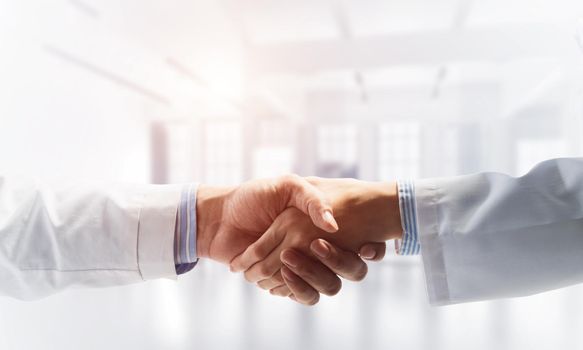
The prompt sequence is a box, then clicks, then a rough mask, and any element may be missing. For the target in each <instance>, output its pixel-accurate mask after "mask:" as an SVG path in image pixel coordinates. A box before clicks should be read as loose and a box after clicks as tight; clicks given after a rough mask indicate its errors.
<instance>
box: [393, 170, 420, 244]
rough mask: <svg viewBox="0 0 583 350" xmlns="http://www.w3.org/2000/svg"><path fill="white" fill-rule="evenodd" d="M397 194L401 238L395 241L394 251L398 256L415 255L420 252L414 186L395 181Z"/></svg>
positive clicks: (409, 182)
mask: <svg viewBox="0 0 583 350" xmlns="http://www.w3.org/2000/svg"><path fill="white" fill-rule="evenodd" d="M397 188H398V192H399V210H400V212H401V226H402V228H403V238H402V239H398V240H395V249H396V251H397V254H399V255H416V254H419V253H420V251H421V246H420V244H419V234H418V231H417V228H418V225H417V207H416V203H415V184H414V183H413V181H408V180H400V181H397Z"/></svg>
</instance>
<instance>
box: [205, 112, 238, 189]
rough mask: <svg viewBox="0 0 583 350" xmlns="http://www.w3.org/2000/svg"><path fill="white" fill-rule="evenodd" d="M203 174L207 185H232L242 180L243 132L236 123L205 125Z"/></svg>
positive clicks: (224, 122)
mask: <svg viewBox="0 0 583 350" xmlns="http://www.w3.org/2000/svg"><path fill="white" fill-rule="evenodd" d="M204 131H205V133H204V138H205V149H204V159H205V162H204V165H205V168H204V173H205V181H206V182H207V183H209V184H221V185H232V184H237V183H240V182H241V180H242V179H243V152H242V148H243V132H242V126H241V123H239V122H236V121H221V122H208V123H207V124H206V125H205V130H204Z"/></svg>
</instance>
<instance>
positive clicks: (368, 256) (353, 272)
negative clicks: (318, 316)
mask: <svg viewBox="0 0 583 350" xmlns="http://www.w3.org/2000/svg"><path fill="white" fill-rule="evenodd" d="M322 247H323V249H322ZM310 250H311V252H312V254H313V255H314V256H315V257H316V258H317V259H318V260H314V259H313V258H310V257H309V256H307V255H305V254H303V253H301V252H299V251H297V250H295V249H286V250H284V251H283V252H282V257H284V259H285V260H284V261H285V265H286V266H282V269H281V273H277V274H275V275H274V276H273V277H271V278H269V279H267V280H263V281H260V282H259V283H258V285H259V287H261V288H263V289H267V290H269V291H270V293H271V294H273V295H278V296H283V297H286V296H289V297H290V298H291V299H293V300H295V301H297V302H299V303H301V304H305V305H314V304H316V303H317V302H318V301H319V299H320V293H322V294H325V295H335V294H336V293H337V292H338V291H340V289H341V288H342V281H341V280H340V278H339V277H338V276H340V277H342V278H344V279H347V280H349V281H360V280H363V279H364V278H365V277H366V274H367V272H368V267H367V265H366V263H365V262H364V260H369V261H379V260H382V259H383V257H384V256H385V252H386V244H385V243H370V244H365V245H364V246H362V247H361V248H360V254H356V253H354V252H351V251H347V250H342V249H340V248H338V247H337V246H334V245H333V244H331V243H330V242H327V241H325V240H323V239H317V240H314V241H313V242H312V243H311V244H310ZM290 254H293V255H291V256H290Z"/></svg>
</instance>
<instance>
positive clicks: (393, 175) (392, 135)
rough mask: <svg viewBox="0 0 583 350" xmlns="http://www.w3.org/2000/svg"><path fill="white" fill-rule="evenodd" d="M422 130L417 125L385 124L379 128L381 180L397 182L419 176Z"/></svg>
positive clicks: (402, 123) (379, 170)
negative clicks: (397, 180)
mask: <svg viewBox="0 0 583 350" xmlns="http://www.w3.org/2000/svg"><path fill="white" fill-rule="evenodd" d="M419 142H420V128H419V125H418V124H417V123H404V122H399V123H396V122H395V123H383V124H381V125H380V128H379V153H378V156H379V162H378V164H379V169H378V172H379V178H380V179H382V180H396V179H402V178H408V179H413V178H416V177H418V176H419V162H420V155H419V153H420V152H419Z"/></svg>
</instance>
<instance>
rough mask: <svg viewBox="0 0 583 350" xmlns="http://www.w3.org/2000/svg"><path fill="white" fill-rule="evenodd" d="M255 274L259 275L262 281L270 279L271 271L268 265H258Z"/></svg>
mask: <svg viewBox="0 0 583 350" xmlns="http://www.w3.org/2000/svg"><path fill="white" fill-rule="evenodd" d="M257 274H258V275H259V277H260V278H263V279H265V278H269V277H271V269H270V268H269V265H267V264H261V265H259V267H258V268H257Z"/></svg>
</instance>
